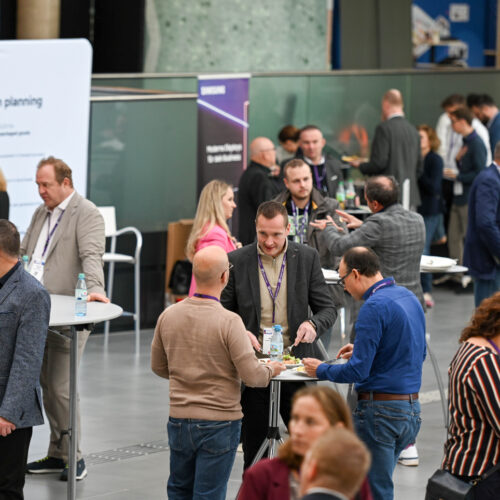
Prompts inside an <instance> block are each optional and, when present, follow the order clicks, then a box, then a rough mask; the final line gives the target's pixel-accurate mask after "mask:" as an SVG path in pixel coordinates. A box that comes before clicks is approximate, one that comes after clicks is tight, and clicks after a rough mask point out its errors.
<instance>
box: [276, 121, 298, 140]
mask: <svg viewBox="0 0 500 500" xmlns="http://www.w3.org/2000/svg"><path fill="white" fill-rule="evenodd" d="M299 134H300V129H299V128H297V127H296V126H295V125H285V126H284V127H283V128H282V129H281V130H280V131H279V134H278V139H279V141H280V142H286V141H293V142H297V141H298V140H299Z"/></svg>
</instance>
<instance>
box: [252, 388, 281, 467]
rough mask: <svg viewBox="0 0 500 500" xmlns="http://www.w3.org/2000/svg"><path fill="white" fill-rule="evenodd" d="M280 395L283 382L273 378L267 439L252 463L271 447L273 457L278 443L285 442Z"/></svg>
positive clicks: (269, 454)
mask: <svg viewBox="0 0 500 500" xmlns="http://www.w3.org/2000/svg"><path fill="white" fill-rule="evenodd" d="M280 396H281V383H280V381H279V380H271V384H270V392H269V428H268V430H267V436H266V439H264V441H263V442H262V444H261V445H260V448H259V451H258V452H257V455H255V458H254V459H253V461H252V465H254V464H256V463H257V462H258V461H259V460H260V459H261V458H262V457H263V456H264V453H265V452H266V449H268V448H269V453H268V457H269V458H273V457H275V456H276V448H277V443H278V442H279V443H280V444H282V443H283V439H281V436H280V432H279V426H278V418H279V414H280Z"/></svg>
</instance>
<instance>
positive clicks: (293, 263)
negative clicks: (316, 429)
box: [221, 201, 337, 468]
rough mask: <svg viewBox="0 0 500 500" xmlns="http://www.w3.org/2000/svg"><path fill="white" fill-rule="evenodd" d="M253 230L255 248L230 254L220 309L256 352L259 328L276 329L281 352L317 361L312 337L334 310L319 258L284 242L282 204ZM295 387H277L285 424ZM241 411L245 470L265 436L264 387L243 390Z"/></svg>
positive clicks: (270, 206)
mask: <svg viewBox="0 0 500 500" xmlns="http://www.w3.org/2000/svg"><path fill="white" fill-rule="evenodd" d="M256 229H257V243H253V244H251V245H247V246H245V247H243V248H240V249H238V250H235V251H234V252H231V253H229V261H230V263H231V264H233V266H234V267H233V268H232V269H231V271H230V275H229V282H228V284H227V286H226V288H225V289H224V291H223V292H222V295H221V302H222V305H223V306H224V307H225V308H226V309H229V310H230V311H233V312H236V313H237V314H239V315H240V316H241V319H242V320H243V323H244V324H245V326H246V328H247V334H248V336H249V337H250V340H251V342H252V345H253V346H254V348H255V349H256V350H260V346H261V342H262V334H263V330H264V328H271V327H272V326H273V325H276V324H279V325H281V326H282V327H283V344H284V347H287V346H289V345H291V344H293V345H295V346H296V347H295V348H294V350H293V354H294V355H295V356H298V357H300V358H302V357H304V356H308V357H309V356H313V357H317V356H320V353H319V350H318V348H317V347H316V338H317V337H318V336H320V335H322V334H323V333H324V332H325V331H326V330H328V328H330V326H332V325H333V323H334V322H335V319H336V317H337V311H336V309H335V306H334V304H333V301H332V299H331V297H330V293H329V291H328V287H327V285H326V283H325V279H324V278H323V273H322V272H321V265H320V262H319V256H318V253H317V252H316V250H314V249H312V248H310V247H308V246H306V245H300V244H298V243H295V242H293V241H288V239H287V236H288V233H289V231H290V226H289V223H288V214H287V212H286V209H285V207H284V206H283V205H282V204H281V203H277V202H275V201H270V202H267V203H263V204H262V205H260V206H259V209H258V211H257V218H256ZM310 353H315V354H310ZM300 387H301V384H300V383H297V382H288V383H287V382H282V383H281V408H280V410H281V416H282V417H283V420H284V422H285V424H287V425H288V420H289V419H290V409H291V398H292V395H293V394H294V392H295V391H296V390H298V389H299V388H300ZM241 406H242V409H243V422H242V429H241V438H242V443H243V452H244V462H245V468H246V467H248V466H250V464H251V463H252V460H253V458H254V457H255V455H256V453H257V451H258V449H259V447H260V445H261V444H262V442H263V441H264V438H265V437H266V433H267V425H268V412H269V388H266V389H256V388H249V387H245V389H244V390H243V393H242V397H241Z"/></svg>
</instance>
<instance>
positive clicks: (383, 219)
mask: <svg viewBox="0 0 500 500" xmlns="http://www.w3.org/2000/svg"><path fill="white" fill-rule="evenodd" d="M365 197H366V201H367V203H368V207H369V208H370V210H371V211H372V212H373V214H372V215H370V217H368V218H367V219H366V220H365V221H364V222H363V221H361V220H359V219H358V218H356V217H354V216H353V215H349V214H347V213H345V212H339V213H340V214H341V216H342V218H344V219H345V220H346V222H347V227H348V228H349V229H351V230H352V231H351V232H346V230H345V229H344V228H342V227H339V226H338V225H337V224H335V222H334V220H333V219H332V218H331V217H327V219H323V220H317V221H315V222H313V223H311V225H313V226H314V227H316V228H318V229H322V230H323V233H322V238H323V241H324V243H325V244H326V245H327V247H328V249H329V250H330V252H331V253H332V254H334V255H336V256H339V257H340V256H342V255H344V253H345V252H346V251H347V250H349V248H352V247H358V246H363V247H368V248H371V249H372V250H373V251H374V252H375V253H376V254H377V255H378V257H379V259H380V270H381V272H382V274H383V276H384V277H388V276H393V277H394V279H395V280H396V283H397V284H398V285H399V286H404V287H406V288H408V289H409V290H411V291H412V292H413V293H414V294H415V295H416V296H417V298H418V300H419V301H420V303H421V304H422V307H424V295H423V292H422V286H421V284H420V257H421V256H422V252H423V250H424V243H425V226H424V220H423V218H422V216H421V215H420V214H417V213H415V212H411V211H409V210H405V209H404V208H403V207H402V205H401V204H400V203H398V197H399V186H398V183H397V181H396V179H394V177H384V176H379V177H371V178H369V179H368V181H367V182H366V186H365Z"/></svg>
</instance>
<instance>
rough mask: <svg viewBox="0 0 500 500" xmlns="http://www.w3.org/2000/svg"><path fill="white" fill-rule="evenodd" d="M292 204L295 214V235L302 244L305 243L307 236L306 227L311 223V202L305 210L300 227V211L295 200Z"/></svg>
mask: <svg viewBox="0 0 500 500" xmlns="http://www.w3.org/2000/svg"><path fill="white" fill-rule="evenodd" d="M291 202H292V213H293V221H294V224H295V234H296V235H297V236H298V237H299V239H300V242H301V243H304V236H305V235H306V225H307V223H308V222H309V204H310V202H308V203H307V205H306V207H305V208H304V214H303V216H302V224H301V225H300V227H299V210H298V208H297V207H296V206H295V203H294V202H293V200H291Z"/></svg>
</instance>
